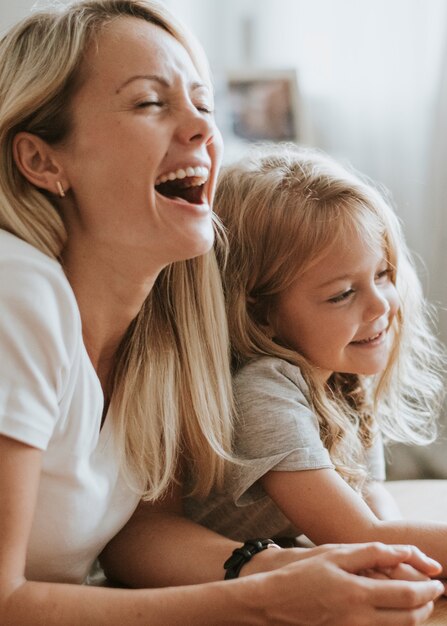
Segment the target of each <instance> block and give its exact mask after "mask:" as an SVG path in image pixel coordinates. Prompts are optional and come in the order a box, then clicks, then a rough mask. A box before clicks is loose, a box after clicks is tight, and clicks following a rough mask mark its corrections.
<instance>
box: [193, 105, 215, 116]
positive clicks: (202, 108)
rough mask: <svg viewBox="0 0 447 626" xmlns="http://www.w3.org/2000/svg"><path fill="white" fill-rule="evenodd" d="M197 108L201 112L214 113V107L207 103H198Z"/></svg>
mask: <svg viewBox="0 0 447 626" xmlns="http://www.w3.org/2000/svg"><path fill="white" fill-rule="evenodd" d="M196 109H197V110H198V111H200V112H201V113H207V114H209V115H211V114H212V113H214V110H213V108H212V107H210V106H208V105H206V104H196Z"/></svg>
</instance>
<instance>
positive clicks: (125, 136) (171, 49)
mask: <svg viewBox="0 0 447 626" xmlns="http://www.w3.org/2000/svg"><path fill="white" fill-rule="evenodd" d="M82 77H83V79H84V80H83V82H82V85H81V87H80V89H79V91H78V92H77V93H76V95H75V96H74V98H73V101H72V102H71V105H70V110H71V116H72V130H71V133H70V136H69V138H68V140H66V141H65V142H63V144H62V145H61V146H59V147H58V149H57V150H58V156H59V157H60V158H61V159H62V162H63V166H64V172H65V179H66V180H65V181H64V182H65V187H66V188H67V187H68V188H69V189H70V190H71V192H72V198H73V205H72V207H71V208H70V207H69V208H68V210H67V213H66V214H65V218H66V221H67V227H68V230H69V233H70V235H71V236H73V233H74V234H76V232H79V231H81V232H82V236H83V238H84V239H85V238H90V240H91V241H94V242H96V243H97V245H102V244H105V245H106V246H107V249H111V250H115V253H118V252H121V253H123V254H124V255H126V254H133V255H135V254H138V255H139V258H140V259H141V260H142V261H143V262H144V260H145V256H147V258H148V259H149V260H150V262H151V263H154V262H156V263H158V264H159V265H161V266H163V265H166V264H168V263H171V262H173V261H177V260H182V259H186V258H191V257H194V256H197V255H200V254H203V253H204V252H206V251H208V250H209V249H210V247H211V246H212V243H213V237H214V235H213V226H212V219H211V203H212V198H213V194H214V188H215V181H216V175H217V170H218V166H219V163H220V155H221V138H220V134H219V132H218V130H217V128H216V126H215V123H214V117H213V95H212V93H211V90H210V87H209V85H208V84H207V83H206V82H204V80H203V79H202V78H201V77H200V76H199V74H198V71H197V70H196V68H195V66H194V65H193V62H192V60H191V58H190V56H189V55H188V53H187V51H186V50H185V49H184V48H183V46H182V45H181V44H180V43H179V42H178V41H177V40H176V39H175V38H174V37H173V36H171V35H170V34H169V33H167V32H166V31H164V30H163V29H162V28H160V27H158V26H156V25H154V24H151V23H148V22H146V21H145V20H142V19H137V18H130V17H129V18H128V17H123V18H118V19H116V20H114V21H112V22H111V23H110V24H108V25H107V26H106V27H105V28H104V29H103V30H102V32H101V33H100V35H99V37H98V40H97V42H95V43H94V44H93V45H91V46H90V48H89V50H88V51H87V54H86V57H85V62H84V67H83V70H82Z"/></svg>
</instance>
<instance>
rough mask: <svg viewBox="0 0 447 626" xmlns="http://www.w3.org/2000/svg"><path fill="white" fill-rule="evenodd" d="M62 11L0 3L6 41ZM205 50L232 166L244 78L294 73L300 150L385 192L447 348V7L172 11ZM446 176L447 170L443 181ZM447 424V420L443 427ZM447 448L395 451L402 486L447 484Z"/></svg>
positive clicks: (228, 2) (318, 4) (439, 1)
mask: <svg viewBox="0 0 447 626" xmlns="http://www.w3.org/2000/svg"><path fill="white" fill-rule="evenodd" d="M60 4H66V2H64V1H63V0H60V1H59V0H37V2H33V1H32V0H14V1H13V2H12V1H11V0H0V30H1V31H2V32H4V31H5V30H6V29H7V28H8V27H9V26H10V25H12V24H13V23H14V22H15V21H16V20H18V19H20V18H21V17H23V16H25V15H27V14H28V13H29V11H30V10H31V9H32V8H33V7H34V8H41V7H45V6H48V5H53V6H54V5H60ZM165 4H166V5H167V6H168V7H169V8H170V9H171V10H172V11H173V12H174V13H175V14H177V15H178V17H180V18H181V19H182V20H184V21H185V22H186V23H187V24H188V25H189V26H190V28H191V30H193V31H194V32H195V34H196V35H197V37H198V39H199V40H200V41H201V43H202V45H203V46H204V48H205V50H206V52H207V55H208V58H209V60H210V63H211V67H212V70H213V74H214V77H215V84H216V92H217V112H216V114H217V117H218V120H219V124H220V126H221V128H222V131H223V134H224V138H225V141H226V145H227V152H226V159H227V160H231V159H232V158H234V157H236V156H238V155H239V154H241V153H242V151H243V150H244V149H245V144H244V141H243V140H241V138H240V137H236V136H235V133H234V132H233V130H232V126H231V120H230V110H229V108H230V105H229V99H228V97H226V93H227V92H226V85H227V80H228V77H229V76H231V75H233V74H234V73H235V72H239V73H240V72H244V73H245V74H247V75H250V74H252V75H253V76H256V77H258V79H259V77H262V76H271V75H272V72H273V73H274V72H276V71H283V70H293V71H294V72H296V76H297V81H298V83H297V84H298V90H299V96H298V100H297V102H295V103H294V107H295V113H296V115H297V116H298V117H299V120H298V122H299V124H298V126H299V132H298V134H297V136H296V140H297V141H299V142H302V143H306V144H311V145H314V146H317V147H319V148H322V149H324V150H326V151H328V152H329V153H331V154H332V155H333V156H335V157H338V158H340V159H343V160H346V161H349V162H350V163H352V164H353V165H354V167H356V168H357V169H359V170H361V171H362V172H364V173H366V174H367V175H368V176H370V177H371V178H372V179H374V180H375V181H378V182H380V183H382V184H383V185H385V187H387V188H388V189H389V190H390V192H391V194H392V198H393V200H394V203H395V205H396V209H397V211H398V214H399V215H400V217H401V219H402V222H403V224H404V230H405V232H406V235H407V239H408V241H409V244H410V247H411V249H412V250H413V251H414V253H415V254H416V255H417V258H418V265H419V271H420V274H421V278H422V280H423V283H424V286H425V289H426V293H427V295H428V296H429V298H430V299H431V301H432V302H434V303H435V304H436V306H437V308H438V315H439V322H438V327H439V333H440V335H441V337H442V338H443V340H444V341H446V342H447V279H446V276H447V263H446V259H447V210H446V207H447V165H446V164H447V28H446V27H447V3H446V2H445V1H444V0H430V1H429V2H427V1H426V0H393V1H392V2H389V0H312V2H309V1H308V0H256V1H255V0H225V2H223V1H222V0H165ZM444 170H445V171H444ZM444 421H445V422H447V419H444ZM446 451H447V439H446V435H445V434H443V432H442V431H441V436H440V439H439V442H438V443H437V444H435V445H434V446H432V447H430V448H425V449H421V448H413V449H411V450H408V449H406V448H405V447H401V446H398V447H393V449H392V454H391V457H392V458H391V460H392V463H391V464H390V468H389V474H390V476H391V477H393V478H412V477H416V476H427V477H447V454H446Z"/></svg>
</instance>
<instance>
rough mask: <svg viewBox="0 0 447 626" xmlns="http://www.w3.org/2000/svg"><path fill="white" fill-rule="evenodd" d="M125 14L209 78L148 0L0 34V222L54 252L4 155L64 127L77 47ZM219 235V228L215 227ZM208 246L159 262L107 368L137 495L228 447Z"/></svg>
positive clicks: (30, 194)
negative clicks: (23, 135)
mask: <svg viewBox="0 0 447 626" xmlns="http://www.w3.org/2000/svg"><path fill="white" fill-rule="evenodd" d="M120 17H135V18H139V19H143V20H146V21H148V22H151V23H154V24H156V25H158V26H160V28H163V29H164V30H166V31H167V32H169V33H170V34H171V35H172V36H173V37H175V39H177V40H178V41H179V42H180V43H181V44H182V45H183V47H184V48H185V49H186V50H187V52H188V53H189V55H190V57H191V59H192V61H193V63H194V65H195V67H196V68H197V70H198V71H199V74H200V75H201V77H202V79H203V80H204V81H205V82H208V83H209V82H210V76H209V72H208V66H207V63H206V59H205V57H204V54H203V52H202V51H201V49H200V47H199V46H198V44H197V42H196V41H195V40H194V39H193V38H192V36H191V34H190V33H188V32H187V31H186V30H185V29H184V28H183V27H182V26H181V25H180V24H178V23H177V22H176V20H175V19H174V18H173V17H172V16H171V15H170V14H169V13H168V12H167V11H166V9H164V8H163V6H162V5H160V4H158V3H156V2H153V1H152V0H87V1H85V2H76V3H74V4H72V5H71V6H68V7H66V8H63V9H62V10H51V11H47V12H39V13H35V14H34V15H32V16H31V17H29V18H27V19H25V20H23V21H22V22H21V23H19V24H18V25H17V26H15V27H14V28H13V29H11V31H10V32H9V33H8V34H7V35H6V36H5V37H4V38H3V39H2V41H1V42H0V146H1V159H0V228H3V229H5V230H7V231H9V232H11V233H13V234H14V235H16V236H18V237H20V238H21V239H23V240H25V241H27V242H28V243H30V244H32V245H33V246H35V247H36V248H38V249H39V250H41V251H42V252H44V253H45V254H47V255H48V256H50V257H53V258H57V259H59V258H60V256H61V252H62V250H63V248H64V245H65V241H66V237H67V234H66V231H65V228H64V224H63V221H62V219H61V217H60V215H59V213H58V211H57V208H56V206H55V204H54V203H53V202H52V199H51V197H50V194H47V193H46V192H43V191H41V190H39V189H37V188H36V187H34V186H33V185H31V184H30V183H29V182H28V181H27V180H26V179H25V178H24V177H23V176H22V175H21V173H20V172H19V170H18V168H17V167H16V164H15V162H14V158H13V150H12V145H13V139H14V136H15V135H16V134H17V133H18V132H20V131H27V132H29V133H33V134H35V135H37V136H39V137H41V138H42V139H44V140H45V141H47V142H48V143H49V144H57V143H58V142H61V141H63V140H65V139H66V138H67V137H69V135H70V132H71V117H70V102H71V100H72V97H73V95H74V94H75V93H76V90H77V89H79V87H80V85H81V84H82V69H83V59H84V54H85V52H86V50H87V48H88V46H90V45H91V44H92V43H93V44H94V42H95V37H97V36H98V33H100V32H101V29H102V28H103V27H104V26H105V25H107V24H108V23H110V22H111V21H112V20H114V19H117V18H120ZM218 240H220V239H219V238H218ZM226 328H227V327H226V319H225V310H224V303H223V296H222V293H221V287H220V278H219V273H218V269H217V264H216V261H215V258H214V254H213V253H210V254H207V255H205V256H203V257H200V258H196V259H192V260H188V261H185V262H178V263H175V264H173V265H171V266H169V267H167V268H165V269H164V270H163V271H162V272H161V274H160V275H159V277H158V279H157V281H156V284H155V286H154V288H153V290H152V292H151V293H150V295H149V296H148V298H147V299H146V301H145V303H144V305H143V307H142V309H141V311H140V313H139V314H138V316H137V317H136V319H135V320H134V321H133V323H132V324H131V326H130V327H129V329H128V331H127V334H126V336H125V338H124V339H123V341H122V344H121V346H120V349H119V353H118V356H117V362H116V366H115V369H114V377H113V378H114V380H113V383H114V384H113V396H112V404H113V405H114V411H113V415H114V417H113V419H114V420H115V423H114V426H115V428H116V431H117V433H118V440H119V442H120V446H121V454H122V462H123V469H124V471H125V474H126V476H127V477H128V480H129V482H130V484H131V485H133V486H134V487H135V488H136V489H139V490H141V485H144V487H143V491H144V497H145V498H146V499H155V498H158V497H160V496H161V495H162V494H163V493H164V492H165V491H166V489H167V488H168V487H169V486H170V484H171V483H172V481H173V477H174V476H175V475H176V472H177V471H178V469H179V465H180V463H183V464H184V465H185V466H186V467H187V468H188V470H189V472H190V474H191V485H192V486H191V491H192V493H197V494H202V495H203V494H206V493H208V491H209V490H210V488H211V486H212V485H213V483H217V484H219V483H220V482H221V480H222V478H223V472H224V468H223V466H224V460H225V459H226V458H227V457H228V451H229V450H230V447H231V429H232V426H231V383H230V374H229V357H228V337H227V330H226Z"/></svg>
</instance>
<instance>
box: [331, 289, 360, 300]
mask: <svg viewBox="0 0 447 626" xmlns="http://www.w3.org/2000/svg"><path fill="white" fill-rule="evenodd" d="M353 293H354V289H347V290H346V291H343V293H340V294H338V296H334V297H333V298H329V300H328V302H335V303H336V302H343V300H347V299H348V298H349V297H350V296H351V295H352V294H353Z"/></svg>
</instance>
